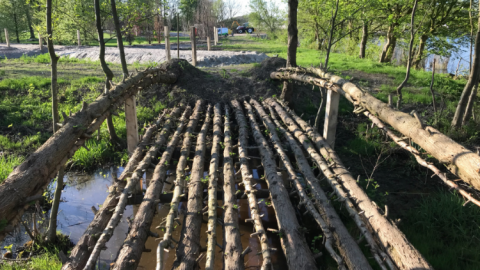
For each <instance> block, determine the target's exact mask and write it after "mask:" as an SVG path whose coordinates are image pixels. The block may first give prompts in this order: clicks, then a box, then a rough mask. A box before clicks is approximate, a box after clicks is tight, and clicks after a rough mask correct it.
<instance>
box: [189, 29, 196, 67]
mask: <svg viewBox="0 0 480 270" xmlns="http://www.w3.org/2000/svg"><path fill="white" fill-rule="evenodd" d="M195 30H196V29H195V27H192V28H191V30H190V40H191V41H192V66H194V67H195V66H197V41H196V40H195Z"/></svg>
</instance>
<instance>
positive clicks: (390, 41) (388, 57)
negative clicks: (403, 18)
mask: <svg viewBox="0 0 480 270" xmlns="http://www.w3.org/2000/svg"><path fill="white" fill-rule="evenodd" d="M396 27H397V24H396V23H392V24H390V25H389V26H388V30H387V42H386V43H385V46H384V47H383V50H382V52H381V53H380V59H379V62H380V63H388V62H390V61H392V56H393V51H394V50H395V45H396V44H397V37H396V36H395V33H394V32H395V28H396Z"/></svg>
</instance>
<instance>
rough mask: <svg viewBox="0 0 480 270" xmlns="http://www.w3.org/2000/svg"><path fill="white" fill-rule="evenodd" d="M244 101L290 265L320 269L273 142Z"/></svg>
mask: <svg viewBox="0 0 480 270" xmlns="http://www.w3.org/2000/svg"><path fill="white" fill-rule="evenodd" d="M244 104H245V107H246V109H247V111H248V118H249V120H250V127H251V128H252V132H253V136H254V138H255V142H256V143H257V145H258V149H259V152H260V156H261V160H262V166H263V168H264V170H265V176H266V177H265V179H266V181H267V184H268V189H269V190H270V193H271V195H272V205H273V209H274V210H275V216H276V219H277V223H278V228H279V234H281V237H280V243H281V245H282V249H283V253H284V254H285V257H286V258H287V265H288V269H316V264H315V260H314V259H313V256H312V252H311V251H310V249H309V248H308V245H307V242H306V241H305V236H304V235H303V233H302V230H301V227H300V225H299V224H298V221H297V217H296V216H295V209H294V208H293V206H292V204H291V202H290V197H289V195H288V192H287V189H286V188H285V186H284V184H283V180H282V179H281V178H280V176H279V175H278V174H277V165H276V162H275V160H274V159H273V154H272V153H271V152H270V149H269V145H268V143H267V141H266V140H265V138H264V137H263V135H262V131H261V130H260V128H259V127H258V124H257V122H256V120H255V115H254V114H253V111H252V107H251V106H250V104H248V103H247V102H244Z"/></svg>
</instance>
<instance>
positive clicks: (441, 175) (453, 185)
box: [363, 112, 480, 206]
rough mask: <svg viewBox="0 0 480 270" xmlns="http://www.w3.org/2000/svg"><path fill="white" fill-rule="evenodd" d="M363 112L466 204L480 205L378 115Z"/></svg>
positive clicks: (479, 202)
mask: <svg viewBox="0 0 480 270" xmlns="http://www.w3.org/2000/svg"><path fill="white" fill-rule="evenodd" d="M363 114H364V115H365V116H367V117H368V118H370V120H371V121H372V123H374V124H375V125H376V126H377V127H378V128H379V129H381V130H383V131H384V132H385V133H386V134H387V136H388V137H390V138H391V139H392V140H393V141H394V142H395V143H396V144H398V145H399V146H400V147H402V148H403V149H405V150H407V151H408V152H410V153H411V154H412V155H413V156H414V157H415V159H416V160H417V162H418V164H420V165H422V166H423V167H425V168H428V169H430V170H431V171H432V172H434V175H432V177H433V176H435V175H436V176H438V178H440V180H442V181H443V182H444V183H445V184H446V185H447V186H449V187H450V188H453V189H455V190H457V191H458V193H460V194H461V195H462V196H463V197H464V198H465V200H466V201H465V204H467V203H468V202H472V203H474V204H476V205H477V206H480V201H479V200H477V199H475V198H474V197H472V195H471V194H470V193H468V192H466V191H465V190H464V189H462V188H461V187H460V186H459V185H457V184H456V183H455V182H453V181H451V180H448V178H447V174H446V173H443V172H442V171H440V169H438V168H437V167H436V166H435V165H433V164H432V163H429V162H427V161H426V160H425V159H423V158H422V157H421V155H420V153H419V152H418V150H417V149H415V148H414V147H412V146H410V145H409V144H407V143H406V142H405V141H404V140H402V139H401V138H399V137H398V136H397V135H395V133H393V132H392V131H391V130H390V129H388V128H387V127H386V126H385V124H383V123H382V121H380V119H378V118H377V117H375V116H374V115H372V114H371V113H370V112H364V113H363Z"/></svg>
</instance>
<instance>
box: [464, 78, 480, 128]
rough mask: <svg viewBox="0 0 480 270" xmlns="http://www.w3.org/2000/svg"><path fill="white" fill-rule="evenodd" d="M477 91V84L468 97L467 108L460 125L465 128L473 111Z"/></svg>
mask: <svg viewBox="0 0 480 270" xmlns="http://www.w3.org/2000/svg"><path fill="white" fill-rule="evenodd" d="M477 91H478V82H477V84H476V85H475V86H474V87H473V90H472V93H470V97H469V98H468V103H467V108H466V109H465V115H464V116H463V120H462V125H463V126H465V125H467V124H468V121H470V118H471V117H472V112H473V110H474V105H475V99H477Z"/></svg>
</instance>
